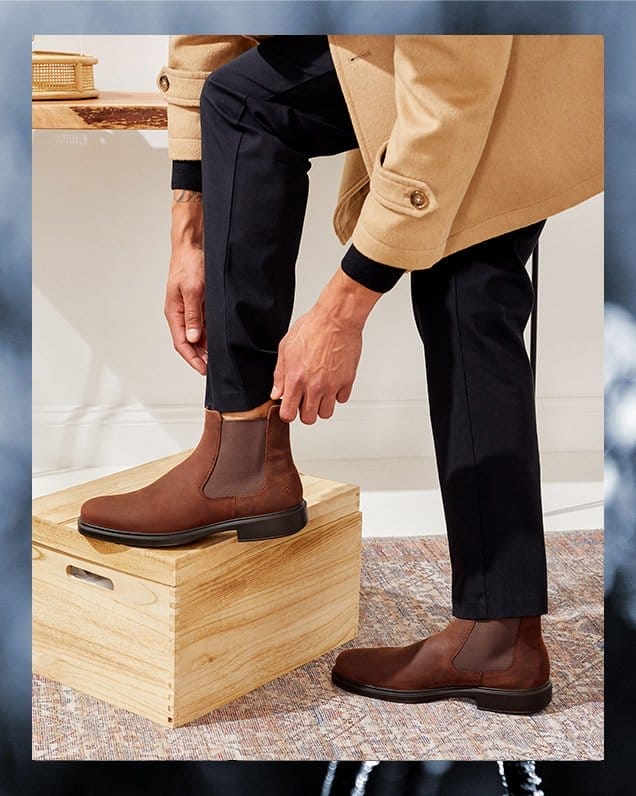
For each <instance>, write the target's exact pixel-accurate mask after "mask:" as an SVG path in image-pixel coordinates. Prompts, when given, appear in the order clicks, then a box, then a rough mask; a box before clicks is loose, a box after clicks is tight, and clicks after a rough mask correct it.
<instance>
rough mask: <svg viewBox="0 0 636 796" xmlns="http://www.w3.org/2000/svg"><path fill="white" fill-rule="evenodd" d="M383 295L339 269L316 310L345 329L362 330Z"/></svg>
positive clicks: (322, 295)
mask: <svg viewBox="0 0 636 796" xmlns="http://www.w3.org/2000/svg"><path fill="white" fill-rule="evenodd" d="M382 295H383V293H378V292H376V291H375V290H370V289H369V288H367V287H364V285H361V284H360V283H359V282H357V281H356V280H355V279H352V278H351V277H349V276H347V274H346V273H345V272H344V271H343V270H342V268H339V269H338V270H337V271H336V273H335V274H334V275H333V276H332V277H331V279H330V280H329V282H328V283H327V285H326V286H325V287H324V289H323V291H322V293H321V294H320V296H319V297H318V300H317V302H316V309H317V310H319V311H321V312H324V313H325V314H326V315H327V316H328V317H329V318H331V319H333V320H335V321H336V322H337V323H338V324H340V325H342V326H343V327H345V328H355V329H362V327H363V326H364V324H365V323H366V320H367V318H368V316H369V314H370V313H371V310H372V309H373V308H374V307H375V305H376V304H377V302H378V301H379V300H380V298H381V297H382Z"/></svg>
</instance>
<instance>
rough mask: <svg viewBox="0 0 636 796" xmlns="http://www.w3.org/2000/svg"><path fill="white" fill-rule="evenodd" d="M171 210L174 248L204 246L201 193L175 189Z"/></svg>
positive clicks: (171, 234)
mask: <svg viewBox="0 0 636 796" xmlns="http://www.w3.org/2000/svg"><path fill="white" fill-rule="evenodd" d="M171 212H172V225H171V229H170V238H171V242H172V246H173V248H177V247H179V248H183V247H186V248H198V249H199V248H201V247H202V246H203V204H202V203H201V194H200V193H198V192H197V191H189V190H181V189H179V190H175V191H173V195H172V207H171Z"/></svg>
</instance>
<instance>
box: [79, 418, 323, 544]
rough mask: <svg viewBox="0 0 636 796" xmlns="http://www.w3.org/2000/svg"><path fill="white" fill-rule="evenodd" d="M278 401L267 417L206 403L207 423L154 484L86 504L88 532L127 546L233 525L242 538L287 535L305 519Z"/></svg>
mask: <svg viewBox="0 0 636 796" xmlns="http://www.w3.org/2000/svg"><path fill="white" fill-rule="evenodd" d="M279 409H280V404H279V403H275V404H272V406H271V407H270V408H269V410H268V411H267V416H266V417H257V418H255V419H250V420H245V419H232V418H229V419H228V418H224V417H223V416H222V415H221V413H220V412H217V411H216V410H213V409H206V410H205V427H204V430H203V435H202V437H201V440H200V442H199V444H198V445H197V447H196V448H195V449H194V450H193V451H192V453H191V454H190V456H188V458H187V459H185V460H184V461H182V462H181V463H180V464H178V465H177V466H176V467H174V468H173V469H172V470H169V471H168V472H167V473H166V474H165V475H163V476H161V478H159V479H157V480H156V481H154V482H153V483H152V484H149V485H148V486H145V487H143V488H142V489H137V490H136V491H134V492H128V493H125V494H121V495H105V496H102V497H96V498H92V499H91V500H88V501H86V503H84V504H83V506H82V508H81V512H80V517H79V519H78V523H77V524H78V529H79V531H80V533H82V534H84V535H85V536H91V537H94V538H96V539H105V540H107V541H109V542H119V543H121V544H126V545H130V546H132V547H172V546H175V545H182V544H189V543H190V542H195V541H198V540H199V539H203V538H205V537H206V536H210V535H211V534H214V533H218V532H220V531H229V530H236V533H237V536H238V540H239V542H249V541H256V540H259V539H276V538H278V537H281V536H290V535H291V534H294V533H297V532H298V531H300V530H302V528H304V527H305V525H306V524H307V504H306V502H305V501H304V500H303V493H302V484H301V481H300V476H299V475H298V471H297V469H296V466H295V464H294V461H293V459H292V454H291V448H290V444H289V424H288V423H285V422H283V421H282V420H281V419H280V417H279Z"/></svg>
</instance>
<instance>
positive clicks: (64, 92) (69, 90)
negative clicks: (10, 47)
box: [31, 50, 99, 100]
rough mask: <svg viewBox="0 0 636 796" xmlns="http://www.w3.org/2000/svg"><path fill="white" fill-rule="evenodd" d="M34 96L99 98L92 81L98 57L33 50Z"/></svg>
mask: <svg viewBox="0 0 636 796" xmlns="http://www.w3.org/2000/svg"><path fill="white" fill-rule="evenodd" d="M32 61H33V80H32V92H31V97H32V99H34V100H41V99H47V100H48V99H88V98H90V97H98V96H99V91H97V89H96V88H95V83H94V81H93V64H96V63H97V58H93V56H91V55H82V54H81V53H63V52H55V51H54V50H33V51H32Z"/></svg>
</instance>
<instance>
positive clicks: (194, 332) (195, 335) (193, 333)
mask: <svg viewBox="0 0 636 796" xmlns="http://www.w3.org/2000/svg"><path fill="white" fill-rule="evenodd" d="M186 337H187V338H188V341H189V342H190V343H196V341H197V340H198V339H199V330H198V329H188V331H187V332H186Z"/></svg>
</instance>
